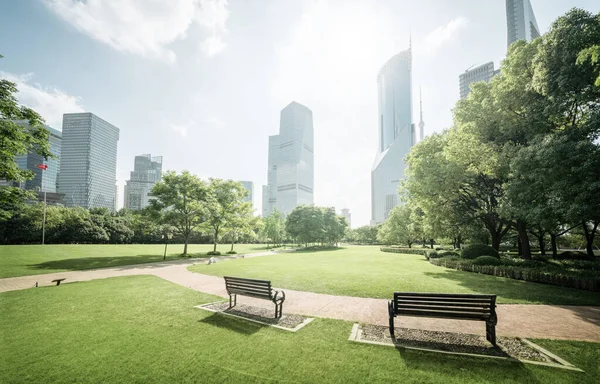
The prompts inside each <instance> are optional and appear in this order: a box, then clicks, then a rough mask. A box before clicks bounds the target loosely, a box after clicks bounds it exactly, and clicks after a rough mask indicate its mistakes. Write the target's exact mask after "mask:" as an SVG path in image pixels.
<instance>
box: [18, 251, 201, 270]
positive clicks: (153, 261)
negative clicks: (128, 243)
mask: <svg viewBox="0 0 600 384" xmlns="http://www.w3.org/2000/svg"><path fill="white" fill-rule="evenodd" d="M196 258H198V259H205V258H207V256H206V255H199V256H194V257H193V258H187V257H183V258H182V257H178V256H174V255H170V256H167V260H163V256H162V255H137V256H112V257H81V258H77V259H62V260H48V261H44V262H43V263H39V264H29V265H27V268H28V269H40V270H57V269H59V270H60V269H62V270H64V269H66V270H71V271H81V270H87V269H97V268H112V267H129V266H131V267H135V268H160V267H164V266H165V265H168V264H172V262H173V261H181V262H185V261H188V262H189V261H192V260H194V259H196Z"/></svg>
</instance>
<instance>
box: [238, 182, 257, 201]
mask: <svg viewBox="0 0 600 384" xmlns="http://www.w3.org/2000/svg"><path fill="white" fill-rule="evenodd" d="M240 183H242V185H243V186H244V188H246V189H247V190H248V196H246V198H245V199H244V202H246V203H250V204H252V206H254V183H253V182H251V181H240Z"/></svg>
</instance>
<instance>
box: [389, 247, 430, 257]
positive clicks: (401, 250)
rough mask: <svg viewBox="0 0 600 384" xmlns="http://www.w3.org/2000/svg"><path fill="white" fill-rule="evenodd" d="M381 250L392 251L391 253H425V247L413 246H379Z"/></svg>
mask: <svg viewBox="0 0 600 384" xmlns="http://www.w3.org/2000/svg"><path fill="white" fill-rule="evenodd" d="M379 250H380V251H381V252H392V253H407V254H411V255H423V256H425V255H426V254H427V250H426V249H415V248H399V247H381V248H379Z"/></svg>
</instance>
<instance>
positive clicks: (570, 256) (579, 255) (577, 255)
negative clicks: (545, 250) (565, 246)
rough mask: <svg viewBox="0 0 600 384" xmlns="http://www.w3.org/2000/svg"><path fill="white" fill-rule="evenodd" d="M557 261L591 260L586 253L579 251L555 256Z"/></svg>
mask: <svg viewBox="0 0 600 384" xmlns="http://www.w3.org/2000/svg"><path fill="white" fill-rule="evenodd" d="M556 258H557V259H559V260H593V259H591V258H590V257H589V256H588V255H587V253H585V252H581V251H565V252H561V253H559V254H558V255H556Z"/></svg>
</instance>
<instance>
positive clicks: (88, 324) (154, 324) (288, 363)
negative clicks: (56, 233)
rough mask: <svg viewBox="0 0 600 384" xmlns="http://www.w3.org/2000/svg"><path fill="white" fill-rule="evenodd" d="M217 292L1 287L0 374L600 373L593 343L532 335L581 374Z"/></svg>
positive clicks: (105, 377) (125, 379) (100, 284)
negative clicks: (424, 345)
mask: <svg viewBox="0 0 600 384" xmlns="http://www.w3.org/2000/svg"><path fill="white" fill-rule="evenodd" d="M214 300H215V297H214V296H211V295H205V294H202V293H198V292H195V291H193V290H190V289H187V288H183V287H180V286H177V285H175V284H172V283H169V282H167V281H163V280H161V279H159V278H157V277H153V276H135V277H134V276H131V277H119V278H110V279H104V280H96V281H90V282H82V283H73V284H67V285H64V286H62V285H61V286H60V287H59V288H57V287H47V288H38V289H29V290H24V291H14V292H6V293H2V294H0V307H1V308H3V316H2V317H1V318H0V324H1V326H0V332H2V333H1V334H0V336H1V339H2V340H3V343H0V361H3V364H1V365H0V382H7V383H9V382H10V383H21V382H23V383H29V382H45V383H53V382H65V381H74V382H81V383H87V382H90V383H91V382H114V383H131V382H144V383H150V382H182V383H183V382H203V383H208V382H215V383H221V382H230V383H252V382H257V383H258V382H260V383H265V382H288V383H315V382H319V383H329V382H337V383H341V382H344V383H363V382H370V383H379V382H382V383H389V382H395V381H398V380H399V378H401V380H402V382H406V383H417V382H419V383H422V382H427V383H444V384H448V383H482V382H491V383H514V382H522V383H536V382H539V383H546V382H552V383H572V382H578V383H593V382H594V381H595V380H596V379H597V377H598V376H597V375H598V374H599V373H600V372H599V370H598V361H600V345H599V344H595V343H585V342H568V341H548V342H546V341H543V340H541V341H540V340H536V341H535V342H536V343H539V344H540V345H542V346H544V347H546V348H549V349H550V350H551V351H553V352H555V353H556V354H558V355H559V356H563V357H565V358H566V359H567V360H568V361H570V362H571V363H573V364H575V365H577V366H578V367H581V368H582V369H584V370H585V371H586V372H585V373H577V372H569V371H563V370H559V369H555V368H548V367H540V366H531V365H524V364H518V363H513V362H503V361H495V360H494V361H492V360H488V359H483V358H471V357H461V356H443V357H442V356H440V355H439V354H436V353H427V352H418V351H410V350H403V349H392V348H385V347H380V346H369V345H358V344H354V343H351V342H349V341H348V335H349V332H350V329H351V327H352V324H351V323H349V322H343V321H338V320H326V319H316V320H315V321H313V322H312V323H311V324H310V325H309V326H307V327H306V328H304V329H303V330H302V331H301V332H298V333H289V332H283V331H280V330H277V329H273V328H269V327H262V326H260V325H259V324H254V323H250V322H247V321H244V320H239V319H231V318H226V317H223V316H220V315H218V314H211V313H209V312H205V311H199V310H198V309H196V308H193V306H194V305H198V304H202V303H205V302H209V301H214ZM249 356H251V358H250V357H249Z"/></svg>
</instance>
